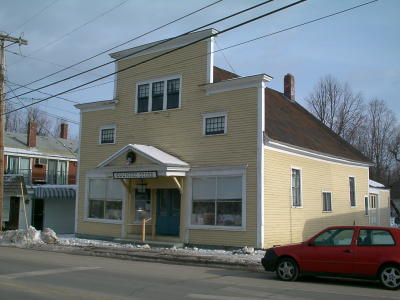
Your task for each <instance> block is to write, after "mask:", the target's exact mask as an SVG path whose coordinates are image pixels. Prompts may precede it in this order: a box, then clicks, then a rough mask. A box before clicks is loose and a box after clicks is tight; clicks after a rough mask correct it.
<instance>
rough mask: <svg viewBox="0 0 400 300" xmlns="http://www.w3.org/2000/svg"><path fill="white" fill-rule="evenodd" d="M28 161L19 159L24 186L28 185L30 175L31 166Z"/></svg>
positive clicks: (27, 159)
mask: <svg viewBox="0 0 400 300" xmlns="http://www.w3.org/2000/svg"><path fill="white" fill-rule="evenodd" d="M30 161H31V160H30V159H29V158H25V157H21V158H20V174H22V175H23V176H24V181H25V183H26V184H30V174H31V168H30V167H31V164H30Z"/></svg>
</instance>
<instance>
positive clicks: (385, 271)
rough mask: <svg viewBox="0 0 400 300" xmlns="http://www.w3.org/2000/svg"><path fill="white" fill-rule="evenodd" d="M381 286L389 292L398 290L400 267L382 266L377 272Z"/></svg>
mask: <svg viewBox="0 0 400 300" xmlns="http://www.w3.org/2000/svg"><path fill="white" fill-rule="evenodd" d="M379 279H380V281H381V283H382V285H383V286H384V287H385V288H387V289H389V290H397V289H399V288H400V266H399V265H395V264H391V265H386V266H384V267H383V268H382V269H381V270H380V272H379Z"/></svg>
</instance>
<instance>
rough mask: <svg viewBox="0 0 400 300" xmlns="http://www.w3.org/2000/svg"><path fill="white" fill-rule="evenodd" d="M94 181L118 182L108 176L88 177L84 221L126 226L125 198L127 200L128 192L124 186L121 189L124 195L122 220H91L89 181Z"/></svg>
mask: <svg viewBox="0 0 400 300" xmlns="http://www.w3.org/2000/svg"><path fill="white" fill-rule="evenodd" d="M93 179H97V180H110V179H111V180H116V179H112V178H111V177H107V176H98V177H97V176H91V177H88V176H87V177H86V181H85V184H86V187H85V206H84V218H83V220H84V221H85V222H95V223H108V224H121V225H122V224H124V216H125V205H124V204H125V198H126V195H125V193H126V191H125V188H124V187H123V186H122V187H121V188H122V189H123V193H122V199H121V201H122V212H121V213H122V219H121V220H111V219H97V218H89V217H88V215H89V186H90V184H89V181H90V180H93Z"/></svg>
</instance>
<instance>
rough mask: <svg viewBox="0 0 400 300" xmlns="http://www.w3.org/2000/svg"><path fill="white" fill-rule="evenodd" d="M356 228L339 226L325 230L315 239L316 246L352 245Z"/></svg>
mask: <svg viewBox="0 0 400 300" xmlns="http://www.w3.org/2000/svg"><path fill="white" fill-rule="evenodd" d="M353 234H354V229H347V228H338V229H330V230H327V231H324V232H323V233H321V234H320V235H319V236H317V237H316V238H315V239H314V245H315V246H350V245H351V241H352V239H353Z"/></svg>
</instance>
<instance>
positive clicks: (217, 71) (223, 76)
mask: <svg viewBox="0 0 400 300" xmlns="http://www.w3.org/2000/svg"><path fill="white" fill-rule="evenodd" d="M213 77H214V83H216V82H220V81H224V80H228V79H233V78H237V77H239V75H237V74H235V73H232V72H229V71H227V70H224V69H221V68H218V67H215V66H214V75H213Z"/></svg>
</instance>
